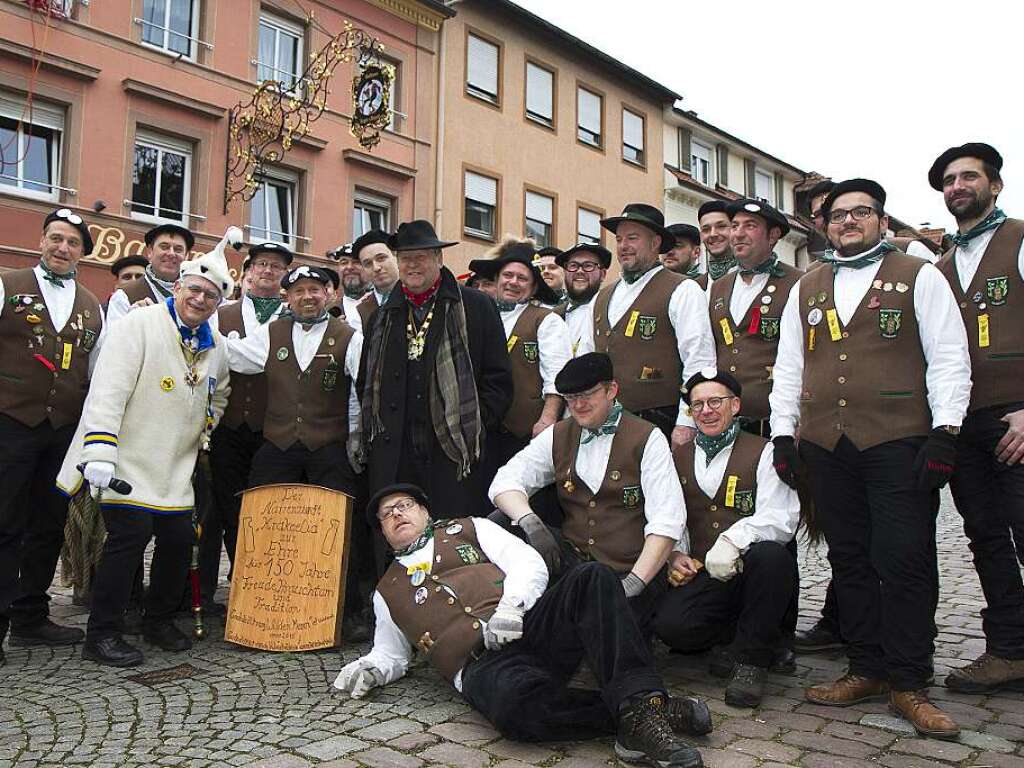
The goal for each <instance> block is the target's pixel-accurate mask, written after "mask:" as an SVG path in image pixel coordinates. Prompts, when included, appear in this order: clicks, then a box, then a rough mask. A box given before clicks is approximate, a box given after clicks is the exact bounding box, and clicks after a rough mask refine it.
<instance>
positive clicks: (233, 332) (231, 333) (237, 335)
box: [228, 331, 242, 339]
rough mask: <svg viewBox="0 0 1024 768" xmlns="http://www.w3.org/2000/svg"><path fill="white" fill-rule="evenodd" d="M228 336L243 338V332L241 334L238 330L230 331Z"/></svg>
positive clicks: (230, 337)
mask: <svg viewBox="0 0 1024 768" xmlns="http://www.w3.org/2000/svg"><path fill="white" fill-rule="evenodd" d="M228 338H229V339H240V338H242V334H240V333H239V332H238V331H228Z"/></svg>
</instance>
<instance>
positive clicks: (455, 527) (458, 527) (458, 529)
mask: <svg viewBox="0 0 1024 768" xmlns="http://www.w3.org/2000/svg"><path fill="white" fill-rule="evenodd" d="M444 532H445V533H447V534H448V535H449V536H454V535H455V534H456V533H462V524H461V523H452V524H451V525H449V526H448V527H447V528H445V529H444Z"/></svg>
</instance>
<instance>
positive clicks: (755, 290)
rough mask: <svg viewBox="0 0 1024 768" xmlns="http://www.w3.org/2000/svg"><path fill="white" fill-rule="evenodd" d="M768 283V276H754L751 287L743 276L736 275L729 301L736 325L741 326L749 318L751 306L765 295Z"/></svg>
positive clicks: (730, 311)
mask: <svg viewBox="0 0 1024 768" xmlns="http://www.w3.org/2000/svg"><path fill="white" fill-rule="evenodd" d="M767 283H768V275H767V274H761V275H753V279H752V280H751V281H750V285H747V283H746V282H745V281H744V280H743V276H742V275H736V279H735V280H734V281H733V284H732V296H731V297H730V299H729V314H730V315H732V322H733V324H734V325H740V324H741V323H742V322H743V319H744V318H745V317H746V316H747V310H748V309H750V304H751V303H752V302H753V301H754V299H756V298H759V297H760V296H761V295H762V294H763V293H764V287H765V285H766V284H767ZM708 295H709V296H710V295H711V294H708Z"/></svg>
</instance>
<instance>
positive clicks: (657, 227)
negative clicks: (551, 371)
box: [580, 203, 715, 446]
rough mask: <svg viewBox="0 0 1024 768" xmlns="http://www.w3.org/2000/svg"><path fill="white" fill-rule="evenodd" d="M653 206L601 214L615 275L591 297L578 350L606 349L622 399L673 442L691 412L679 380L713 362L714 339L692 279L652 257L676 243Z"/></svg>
mask: <svg viewBox="0 0 1024 768" xmlns="http://www.w3.org/2000/svg"><path fill="white" fill-rule="evenodd" d="M664 221H665V218H664V216H663V215H662V213H661V211H659V210H658V209H657V208H655V207H653V206H650V205H646V204H644V203H630V204H629V205H627V206H626V207H625V209H624V210H623V212H622V215H621V216H614V217H612V218H610V219H603V220H602V221H601V226H603V227H604V228H605V229H607V230H609V231H611V232H613V233H615V247H616V251H617V256H618V259H619V265H620V266H621V267H622V278H621V279H620V280H616V281H615V282H614V283H612V284H610V285H606V286H605V287H604V288H602V289H601V291H600V293H598V294H597V298H596V299H594V303H593V305H592V309H591V314H592V316H593V320H594V322H593V325H592V328H591V329H590V330H591V336H590V338H588V339H584V340H583V341H581V342H580V351H581V352H590V351H597V352H605V353H607V354H608V355H610V356H611V358H612V362H613V363H614V365H615V370H616V371H617V373H618V381H619V387H620V393H619V399H620V400H621V401H622V405H623V407H625V408H626V409H628V410H630V411H632V412H633V413H635V414H636V415H637V416H639V417H640V418H642V419H645V420H647V421H649V422H651V423H652V424H654V425H655V426H657V427H658V429H660V430H661V431H662V432H664V433H665V436H666V437H669V438H670V439H671V442H672V445H673V446H677V445H682V444H683V443H685V442H687V441H689V440H692V439H693V435H694V428H693V419H691V418H690V417H689V416H687V414H686V408H685V406H683V407H681V406H680V402H681V400H680V389H681V388H682V385H683V382H685V381H686V380H687V379H688V378H689V377H690V376H692V375H693V374H695V373H696V372H697V371H699V370H701V369H702V368H707V367H708V366H711V365H714V361H715V342H714V339H713V338H712V336H711V325H710V323H709V322H708V311H707V299H706V298H705V296H704V292H703V291H702V290H701V289H700V287H699V286H698V285H697V283H696V282H694V281H693V280H687V279H686V278H684V277H682V276H681V275H677V274H675V273H674V272H670V271H668V270H667V269H665V268H664V267H662V266H661V262H659V261H658V254H659V253H666V252H667V251H669V250H671V248H672V247H673V245H675V237H674V236H673V235H672V234H671V233H670V232H669V231H668V230H667V229H665V224H664Z"/></svg>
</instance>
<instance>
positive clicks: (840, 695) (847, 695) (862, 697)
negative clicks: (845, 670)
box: [804, 674, 889, 707]
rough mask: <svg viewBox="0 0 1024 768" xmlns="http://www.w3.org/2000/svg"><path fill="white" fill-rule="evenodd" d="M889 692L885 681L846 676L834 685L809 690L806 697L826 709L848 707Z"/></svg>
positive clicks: (829, 684)
mask: <svg viewBox="0 0 1024 768" xmlns="http://www.w3.org/2000/svg"><path fill="white" fill-rule="evenodd" d="M888 692H889V684H888V683H887V682H885V681H884V680H876V679H874V678H872V677H861V676H860V675H850V674H846V675H843V676H842V677H841V678H839V679H838V680H836V681H835V682H834V683H825V684H824V685H815V686H813V687H811V688H808V689H807V691H806V692H805V693H804V696H805V698H806V699H807V700H808V701H810V702H812V703H813V704H823V705H824V706H826V707H848V706H850V705H851V704H856V703H858V702H861V701H867V700H868V699H875V698H879V697H881V696H885V694H887V693H888Z"/></svg>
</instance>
